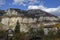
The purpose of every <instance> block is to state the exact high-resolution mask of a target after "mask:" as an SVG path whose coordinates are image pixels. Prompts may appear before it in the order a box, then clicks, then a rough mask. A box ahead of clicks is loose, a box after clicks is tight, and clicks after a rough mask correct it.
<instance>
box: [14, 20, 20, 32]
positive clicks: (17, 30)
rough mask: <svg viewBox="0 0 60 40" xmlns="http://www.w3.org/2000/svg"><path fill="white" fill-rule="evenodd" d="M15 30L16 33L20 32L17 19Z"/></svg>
mask: <svg viewBox="0 0 60 40" xmlns="http://www.w3.org/2000/svg"><path fill="white" fill-rule="evenodd" d="M15 32H16V33H19V32H20V23H19V21H17V23H16V27H15Z"/></svg>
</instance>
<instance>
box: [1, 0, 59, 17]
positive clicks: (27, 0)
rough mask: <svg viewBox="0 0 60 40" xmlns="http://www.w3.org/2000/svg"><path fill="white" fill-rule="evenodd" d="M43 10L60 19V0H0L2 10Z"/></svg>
mask: <svg viewBox="0 0 60 40" xmlns="http://www.w3.org/2000/svg"><path fill="white" fill-rule="evenodd" d="M8 8H19V9H22V10H27V9H41V10H44V11H46V12H49V13H51V14H54V15H56V16H59V17H60V0H0V9H1V10H5V9H8Z"/></svg>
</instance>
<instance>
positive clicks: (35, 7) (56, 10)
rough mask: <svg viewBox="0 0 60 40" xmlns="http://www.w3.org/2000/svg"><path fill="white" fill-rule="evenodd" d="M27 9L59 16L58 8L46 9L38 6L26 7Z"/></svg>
mask: <svg viewBox="0 0 60 40" xmlns="http://www.w3.org/2000/svg"><path fill="white" fill-rule="evenodd" d="M28 9H41V10H44V11H46V12H49V13H51V14H54V15H57V16H60V6H58V7H56V8H47V7H45V6H43V5H39V6H28Z"/></svg>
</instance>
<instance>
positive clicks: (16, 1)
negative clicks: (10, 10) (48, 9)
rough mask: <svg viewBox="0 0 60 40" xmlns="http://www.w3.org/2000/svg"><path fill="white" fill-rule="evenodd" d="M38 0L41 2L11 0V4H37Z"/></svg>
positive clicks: (34, 0) (35, 0)
mask: <svg viewBox="0 0 60 40" xmlns="http://www.w3.org/2000/svg"><path fill="white" fill-rule="evenodd" d="M40 2H41V1H40V0H13V4H15V5H16V4H17V5H23V6H25V5H26V6H28V5H34V4H39V3H40Z"/></svg>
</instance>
